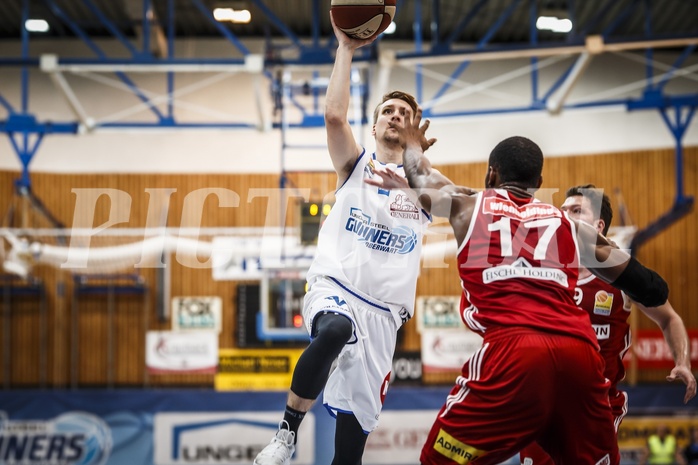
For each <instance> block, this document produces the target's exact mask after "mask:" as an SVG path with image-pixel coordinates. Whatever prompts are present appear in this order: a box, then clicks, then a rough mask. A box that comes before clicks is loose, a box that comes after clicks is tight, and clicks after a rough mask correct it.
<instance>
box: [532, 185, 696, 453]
mask: <svg viewBox="0 0 698 465" xmlns="http://www.w3.org/2000/svg"><path fill="white" fill-rule="evenodd" d="M565 197H566V199H565V202H564V203H563V204H562V207H560V208H561V210H562V211H564V212H566V213H567V215H568V216H569V217H570V218H573V219H576V220H580V221H584V222H586V223H589V224H590V225H592V226H594V227H595V228H596V230H597V231H598V232H599V233H601V234H603V235H604V236H605V235H606V234H607V233H608V229H609V228H610V226H611V221H612V220H613V210H612V208H611V202H610V200H609V198H608V196H607V195H606V194H604V193H603V192H602V191H601V190H600V189H596V187H595V186H593V185H591V184H587V185H583V186H575V187H571V188H569V189H568V190H567V192H566V194H565ZM575 302H576V303H577V305H579V307H581V308H582V309H583V310H585V311H586V312H587V313H588V314H589V318H590V320H591V326H592V328H593V329H594V332H595V333H596V338H597V340H598V342H599V346H600V348H601V355H602V356H603V358H604V361H605V363H606V368H605V370H604V376H606V378H608V379H609V380H610V381H611V387H610V389H609V392H608V400H609V403H610V404H611V409H612V411H613V416H614V424H615V427H616V432H617V431H618V426H619V425H620V423H621V421H622V420H623V417H624V416H625V414H626V413H627V411H628V395H627V393H625V392H624V391H621V390H619V389H618V383H619V382H620V381H621V380H622V379H623V378H624V377H625V367H624V366H623V356H624V355H625V353H626V352H627V351H628V349H629V348H630V342H631V337H630V325H629V324H628V317H629V316H630V310H631V306H632V302H631V301H630V299H628V298H627V297H626V296H625V295H624V294H623V293H622V292H621V291H619V290H618V289H616V288H614V287H613V286H611V285H610V284H608V283H606V282H605V281H603V280H601V279H598V278H597V277H596V276H595V275H593V274H592V273H591V272H590V271H589V270H587V269H585V268H580V270H579V280H578V281H577V288H576V289H575ZM636 306H637V308H639V309H640V310H641V311H642V312H643V313H645V314H646V315H647V316H648V317H649V318H651V319H652V320H653V321H654V322H655V323H657V326H659V327H660V328H661V329H662V332H663V333H664V339H665V340H666V342H667V344H668V346H669V348H670V350H671V353H672V355H673V357H674V362H675V366H674V368H673V369H672V370H671V372H670V373H669V376H667V380H669V381H674V380H676V379H679V380H681V381H683V382H684V384H686V393H685V395H684V403H685V402H688V401H689V400H691V399H692V398H693V397H694V396H695V394H696V379H695V377H694V376H693V373H692V372H691V364H690V354H689V342H688V336H687V334H686V328H685V326H684V324H683V321H682V320H681V317H680V316H679V315H678V314H677V313H676V311H674V309H673V307H672V306H671V304H670V303H669V302H668V301H667V302H666V303H665V304H663V305H661V306H659V307H650V308H648V307H645V306H643V305H642V304H636ZM520 456H521V463H522V464H523V465H552V464H553V461H552V459H551V458H550V457H549V456H548V454H546V453H545V451H543V449H542V448H541V447H540V446H538V445H537V444H531V445H530V446H528V447H526V448H525V449H523V450H522V451H521V453H520Z"/></svg>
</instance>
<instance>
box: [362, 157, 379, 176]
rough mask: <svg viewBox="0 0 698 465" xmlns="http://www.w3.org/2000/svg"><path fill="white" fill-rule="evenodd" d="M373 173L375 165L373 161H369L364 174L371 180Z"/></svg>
mask: <svg viewBox="0 0 698 465" xmlns="http://www.w3.org/2000/svg"><path fill="white" fill-rule="evenodd" d="M374 171H376V165H375V164H374V163H373V159H371V160H369V161H368V163H366V167H365V168H364V172H365V173H366V174H367V175H368V177H369V178H372V177H373V172H374Z"/></svg>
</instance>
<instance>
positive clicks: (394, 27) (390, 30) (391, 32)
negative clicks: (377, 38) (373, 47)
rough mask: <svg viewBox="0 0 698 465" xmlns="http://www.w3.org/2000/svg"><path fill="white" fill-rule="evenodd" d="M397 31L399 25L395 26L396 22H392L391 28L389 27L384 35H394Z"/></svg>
mask: <svg viewBox="0 0 698 465" xmlns="http://www.w3.org/2000/svg"><path fill="white" fill-rule="evenodd" d="M395 29H397V25H396V24H395V21H391V22H390V26H388V27H387V28H386V30H385V31H383V34H393V33H394V32H395Z"/></svg>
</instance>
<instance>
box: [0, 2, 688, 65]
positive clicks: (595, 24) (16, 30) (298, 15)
mask: <svg viewBox="0 0 698 465" xmlns="http://www.w3.org/2000/svg"><path fill="white" fill-rule="evenodd" d="M24 1H27V0H2V1H0V40H1V39H19V38H20V33H21V23H22V20H21V18H22V5H23V2H24ZM28 1H29V9H30V17H32V18H35V17H37V18H43V19H45V20H47V21H48V23H49V24H50V27H51V29H50V31H49V32H48V33H45V34H36V35H37V37H38V36H40V35H43V36H49V37H52V38H58V39H62V38H71V37H74V36H75V35H74V32H73V31H72V30H71V28H70V27H69V26H68V25H67V24H66V22H65V21H63V20H61V19H59V16H60V12H57V11H59V10H60V11H62V12H63V13H65V15H66V16H67V17H69V18H71V19H72V20H73V21H74V22H75V24H77V25H79V26H80V28H81V29H82V30H84V31H85V32H86V33H87V34H88V35H89V36H90V37H92V38H96V37H111V36H113V34H112V32H110V31H109V29H108V28H107V27H106V26H105V23H104V22H103V21H100V19H99V17H98V16H97V15H96V14H95V13H94V11H95V9H96V10H98V11H100V12H102V13H103V14H104V16H105V17H106V18H107V19H108V20H109V21H110V22H111V24H113V25H114V26H115V27H116V28H118V30H119V31H120V32H121V33H122V34H124V35H125V36H126V37H129V38H136V37H137V36H138V30H139V26H140V23H141V18H140V16H141V15H142V8H143V7H142V3H143V2H142V0H28ZM172 1H173V2H174V11H175V31H176V36H177V37H178V38H195V37H220V35H221V34H220V32H219V31H218V30H217V29H216V27H215V25H213V24H212V23H211V21H210V20H209V19H208V18H206V17H205V16H204V14H202V12H201V11H200V9H199V8H197V6H196V3H197V2H200V3H201V5H203V6H204V7H205V8H208V9H209V11H210V9H212V8H213V7H215V6H218V5H221V4H228V5H229V4H233V5H234V6H235V5H246V7H248V9H249V10H250V11H251V13H252V18H253V19H252V22H251V23H249V24H227V25H226V27H227V28H228V29H229V30H230V31H231V32H232V33H233V34H235V36H237V37H238V38H240V39H241V40H244V39H245V38H251V37H265V36H272V37H274V36H279V35H281V33H280V31H279V28H278V27H277V26H275V25H274V24H273V21H271V20H270V19H269V18H268V17H267V16H265V14H264V13H263V11H262V10H261V9H260V7H259V5H256V4H255V1H253V0H233V1H230V0H228V1H224V0H172ZM417 1H419V2H421V3H420V4H419V6H418V5H417ZM261 3H263V5H264V6H266V7H267V8H268V9H269V10H270V11H271V12H273V14H274V15H275V16H276V17H278V19H279V20H281V22H283V23H284V24H285V25H286V26H287V27H288V28H289V29H290V30H291V31H293V32H294V33H295V34H296V35H297V36H299V37H307V36H311V34H312V31H313V29H312V28H313V23H314V19H313V16H314V15H313V13H314V11H313V10H314V9H315V8H317V10H318V11H319V12H321V14H320V15H318V16H319V18H320V19H319V24H320V36H322V37H325V36H328V35H329V34H331V28H330V24H329V20H328V16H327V14H325V13H324V12H326V11H328V10H329V4H330V0H263V1H262V2H261ZM480 4H481V5H480ZM530 4H531V2H530V1H529V0H440V1H436V0H398V9H397V15H396V18H395V19H396V24H397V31H396V32H395V34H393V35H391V36H384V40H407V41H410V40H415V27H414V24H413V23H414V18H415V8H418V9H419V8H420V7H421V10H422V11H421V14H422V18H423V21H422V24H421V29H422V34H423V39H424V40H425V41H430V40H432V37H433V36H435V34H432V31H431V27H432V24H434V25H435V24H436V22H433V23H432V19H434V18H436V17H438V18H439V22H438V36H439V37H440V38H442V39H443V38H446V37H449V35H450V33H451V32H452V31H453V30H454V29H455V28H457V25H458V23H459V22H460V21H461V20H462V19H463V18H465V17H466V16H467V15H468V13H469V12H471V11H472V10H474V8H476V6H478V5H479V9H477V13H476V15H475V16H474V18H473V20H472V21H469V22H468V24H467V26H466V27H465V28H464V29H463V30H462V31H461V32H460V34H459V35H458V38H457V41H456V42H477V41H478V40H481V39H482V38H483V37H484V36H485V35H486V34H487V31H488V30H489V29H490V28H491V27H492V25H493V24H495V23H496V22H497V19H498V18H499V17H500V15H502V13H504V12H505V11H507V10H508V9H509V8H510V7H512V8H513V13H512V14H511V15H510V17H509V18H508V19H507V20H506V21H505V22H504V23H503V24H502V25H501V27H499V28H498V30H497V31H496V32H495V33H494V35H493V36H492V37H491V39H490V40H489V43H500V44H512V43H517V42H519V43H520V42H528V41H529V40H530V32H529V31H530V20H529V16H530ZM646 4H647V5H650V11H651V14H649V15H647V14H646V11H647V10H646V9H645V5H646ZM152 5H153V7H154V10H155V17H156V20H157V21H158V22H159V24H160V25H161V26H163V28H164V27H165V24H166V19H167V17H168V14H167V8H168V0H152ZM570 6H571V11H572V14H573V15H574V23H575V25H576V26H575V29H576V32H578V33H579V35H581V36H586V35H591V34H602V33H604V32H607V31H611V32H610V34H609V35H610V36H611V37H614V38H618V39H620V40H622V39H624V38H628V39H641V38H643V34H644V28H645V26H646V24H648V22H647V20H648V18H649V20H650V23H651V30H652V34H653V36H655V37H657V38H663V37H669V36H670V37H676V36H678V37H687V36H697V35H698V0H536V7H537V10H538V12H544V11H550V10H563V11H564V10H567V11H570ZM539 34H540V35H539V40H540V41H541V42H564V41H566V40H570V37H568V35H566V34H555V33H552V32H548V33H545V32H541V33H539ZM0 55H2V53H0Z"/></svg>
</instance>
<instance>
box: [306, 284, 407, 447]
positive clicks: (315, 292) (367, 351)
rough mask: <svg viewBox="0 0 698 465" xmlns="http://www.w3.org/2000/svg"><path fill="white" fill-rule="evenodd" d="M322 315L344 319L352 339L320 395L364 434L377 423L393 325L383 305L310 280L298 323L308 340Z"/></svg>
mask: <svg viewBox="0 0 698 465" xmlns="http://www.w3.org/2000/svg"><path fill="white" fill-rule="evenodd" d="M322 313H336V314H339V315H344V316H346V317H347V318H349V319H350V320H351V322H352V325H353V327H354V335H353V336H352V338H351V340H350V341H349V342H348V343H347V344H346V345H345V346H344V348H343V349H342V351H341V352H340V353H339V356H338V357H337V367H336V369H335V370H334V371H333V372H332V373H331V374H330V377H329V379H328V380H327V384H326V385H325V390H324V394H323V404H324V405H325V407H326V408H327V410H328V411H329V412H330V414H332V415H333V416H336V415H337V412H341V413H353V414H354V416H355V417H356V419H357V420H358V421H359V424H360V425H361V428H362V429H363V430H364V431H365V432H366V433H367V434H368V433H370V432H371V431H373V430H374V429H375V428H376V426H377V424H378V416H379V415H380V412H381V409H382V408H383V400H384V399H385V394H386V392H387V391H388V382H389V380H390V372H391V370H392V364H393V353H394V352H395V344H396V343H397V330H398V326H397V324H396V323H395V320H394V318H393V316H392V314H391V313H390V310H389V309H388V307H387V305H385V304H381V303H380V302H377V301H375V300H372V299H370V297H368V296H365V295H362V294H359V293H358V292H357V291H355V290H353V289H350V288H348V287H347V286H344V285H342V284H340V283H339V282H337V281H335V280H333V279H332V278H319V279H317V280H315V281H314V282H313V283H312V284H311V286H310V290H309V291H308V293H307V294H306V295H305V299H304V302H303V321H305V325H306V328H307V330H308V333H310V335H311V336H313V328H312V323H313V321H314V319H315V317H316V316H317V315H319V314H322Z"/></svg>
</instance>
